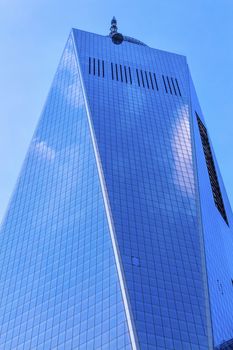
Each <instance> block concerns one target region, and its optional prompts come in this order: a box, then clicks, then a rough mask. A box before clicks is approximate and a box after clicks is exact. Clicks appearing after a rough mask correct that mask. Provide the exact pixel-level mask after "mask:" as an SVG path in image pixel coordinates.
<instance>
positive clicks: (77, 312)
mask: <svg viewBox="0 0 233 350" xmlns="http://www.w3.org/2000/svg"><path fill="white" fill-rule="evenodd" d="M125 38H127V37H125ZM79 63H80V66H79ZM82 80H83V83H84V85H82ZM89 110H90V115H89V114H88V111H89ZM195 112H197V113H198V115H199V116H200V117H201V119H202V120H203V116H202V113H201V110H200V106H199V104H198V100H197V97H196V94H195V89H194V86H193V84H192V81H191V77H190V73H189V70H188V66H187V62H186V59H185V57H183V56H180V55H177V54H171V53H168V52H164V51H160V50H155V49H152V48H149V47H147V46H145V45H141V44H140V42H137V41H135V40H134V39H130V40H129V38H128V39H127V40H124V41H123V42H122V44H120V45H115V44H114V43H113V42H112V40H111V38H110V37H108V36H106V37H105V36H100V35H96V34H92V33H87V32H83V31H80V30H76V29H75V30H73V31H72V33H71V35H70V37H69V39H68V42H67V45H66V47H65V50H64V52H63V55H62V59H61V61H60V64H59V67H58V70H57V73H56V75H55V78H54V81H53V84H52V87H51V90H50V93H49V96H48V99H47V101H46V104H45V107H44V110H43V113H42V116H41V119H40V122H39V124H38V127H37V129H36V132H35V134H34V136H33V139H32V142H31V145H30V148H29V151H28V154H27V156H26V159H25V162H24V165H23V169H22V172H21V174H20V177H19V179H18V183H17V185H16V189H15V191H14V193H13V196H12V199H11V202H10V205H9V209H8V212H7V215H6V218H5V220H4V222H3V224H2V227H1V235H0V247H1V249H0V287H1V288H0V293H1V294H0V333H1V336H0V348H1V349H62V350H63V349H81V350H84V349H86V350H92V349H93V350H94V349H95V350H96V349H99V350H100V349H101V350H102V349H103V350H109V349H110V350H115V349H119V350H120V349H122V350H123V349H124V350H130V349H133V350H136V349H135V347H134V343H133V338H132V334H134V337H135V339H136V348H137V349H141V350H154V349H156V350H207V349H212V348H213V346H219V345H220V344H221V343H223V342H224V341H227V340H229V339H230V338H233V328H232V325H233V283H232V280H233V259H232V251H233V239H232V229H231V225H232V212H231V208H230V205H229V202H228V199H227V195H226V193H225V189H224V185H223V183H222V179H221V176H220V173H219V169H218V167H217V162H216V159H215V166H216V169H217V175H218V180H219V184H220V189H221V192H222V196H223V201H224V205H225V208H226V213H227V218H228V221H229V226H227V224H226V222H225V221H224V220H223V218H222V216H221V214H220V213H219V211H218V209H217V208H216V206H215V203H214V200H213V193H212V189H211V185H210V179H209V175H208V171H207V167H206V162H205V157H204V153H203V147H202V144H201V139H200V134H199V130H198V125H197V120H196V117H195ZM89 117H90V119H89ZM90 121H91V122H92V124H93V131H94V135H92V133H91V129H90V125H89V124H90ZM95 141H96V145H97V152H94V147H93V145H94V142H95ZM97 165H98V166H97ZM100 169H102V172H103V174H102V177H101V176H100ZM104 186H105V187H104ZM106 203H107V204H106ZM107 205H108V207H109V211H110V215H108V214H109V213H108V211H107V210H106V208H107ZM111 220H112V226H111V225H109V223H110V222H111ZM110 228H111V230H110ZM110 233H111V234H110ZM113 233H114V234H115V239H116V242H115V241H114V238H113V237H114V234H113ZM115 243H116V249H113V248H114V247H115V245H114V244H115ZM118 259H119V262H120V264H118ZM121 270H122V275H123V279H121V274H120V271H121ZM125 295H126V297H125ZM130 320H131V322H132V328H131V323H130Z"/></svg>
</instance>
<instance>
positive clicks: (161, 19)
mask: <svg viewBox="0 0 233 350" xmlns="http://www.w3.org/2000/svg"><path fill="white" fill-rule="evenodd" d="M113 15H115V16H116V17H117V19H118V26H119V30H120V32H122V33H123V34H126V35H129V36H133V37H135V38H137V39H140V40H142V41H144V42H145V43H147V44H148V45H149V46H151V47H155V48H159V49H163V50H167V51H172V52H177V53H181V54H184V55H186V56H187V57H188V62H189V66H190V69H191V73H192V76H193V80H194V84H195V86H196V89H197V93H198V96H199V100H200V103H201V106H202V110H203V112H204V116H205V120H206V122H207V126H208V130H209V133H210V136H211V139H212V142H213V144H214V149H215V153H216V155H217V159H218V161H219V166H220V169H221V171H222V175H223V180H224V182H225V186H226V189H227V192H228V195H229V197H230V201H231V204H232V205H233V156H232V154H233V96H232V93H233V45H232V37H233V2H232V0H214V1H213V0H177V1H175V0H162V1H161V0H160V1H158V0H150V1H149V0H148V1H147V0H145V1H138V0H137V1H132V0H129V1H126V0H125V1H123V0H118V1H110V0H108V1H106V0H105V1H103V0H98V1H93V0H82V1H80V0H75V1H74V0H67V1H60V2H59V1H55V0H50V1H48V0H36V1H32V0H11V1H9V0H1V1H0V45H1V54H0V100H1V108H0V110H1V113H0V164H1V171H0V220H1V218H2V216H3V214H4V212H5V210H6V207H7V204H8V201H9V199H10V196H11V193H12V191H13V188H14V185H15V183H16V180H17V177H18V174H19V171H20V168H21V166H22V162H23V159H24V157H25V153H26V151H27V148H28V146H29V142H30V140H31V138H32V134H33V131H34V129H35V127H36V124H37V122H38V119H39V116H40V113H41V110H42V107H43V104H44V102H45V98H46V96H47V93H48V90H49V87H50V84H51V82H52V78H53V75H54V73H55V70H56V67H57V64H58V61H59V58H60V55H61V53H62V50H63V47H64V45H65V42H66V39H67V36H68V34H69V31H70V29H71V27H76V28H80V29H83V30H87V31H90V32H96V33H99V34H103V35H105V34H108V32H109V27H110V20H111V18H112V16H113Z"/></svg>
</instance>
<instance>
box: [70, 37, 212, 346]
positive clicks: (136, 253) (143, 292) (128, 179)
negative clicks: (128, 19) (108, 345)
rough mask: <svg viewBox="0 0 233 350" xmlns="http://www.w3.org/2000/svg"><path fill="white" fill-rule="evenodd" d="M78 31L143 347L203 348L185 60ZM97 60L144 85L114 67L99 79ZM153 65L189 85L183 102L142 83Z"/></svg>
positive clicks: (203, 320)
mask: <svg viewBox="0 0 233 350" xmlns="http://www.w3.org/2000/svg"><path fill="white" fill-rule="evenodd" d="M74 34H75V37H76V40H77V41H76V43H77V50H78V52H79V55H80V57H81V65H82V69H83V74H84V80H85V83H86V88H87V95H88V99H89V103H90V108H91V112H92V117H93V124H94V129H95V133H96V139H97V143H98V147H99V152H100V157H101V161H102V165H103V171H104V176H105V180H106V185H107V190H108V195H109V200H110V206H111V210H112V215H113V221H114V224H115V230H116V236H117V240H118V245H119V250H120V254H121V258H122V263H123V268H124V273H125V280H126V286H127V288H128V293H129V299H130V302H131V308H132V314H133V318H134V322H135V328H136V332H137V336H138V339H139V345H140V348H141V349H143V350H144V349H150V350H152V349H159V350H165V349H166V350H171V349H172V350H173V349H180V350H187V349H202V350H207V349H208V339H207V322H206V310H205V295H204V287H203V274H202V265H201V257H200V254H201V253H200V244H199V242H200V241H199V239H200V237H199V235H200V227H199V220H198V217H197V208H196V201H197V198H196V191H195V182H194V169H193V163H192V144H191V136H190V115H189V96H188V91H189V89H188V88H187V87H186V86H185V85H184V82H185V81H187V76H186V75H185V74H186V73H185V74H184V72H187V70H186V62H185V60H184V59H183V57H180V56H177V55H174V56H173V55H170V54H167V53H164V52H161V51H158V50H153V49H149V48H147V47H142V46H141V47H139V46H137V45H131V44H129V43H125V42H123V43H122V45H119V46H116V45H112V43H111V41H110V40H109V39H108V38H104V37H101V36H98V35H93V34H88V33H85V32H80V31H75V33H74ZM94 56H95V57H100V58H101V59H104V60H105V61H106V62H122V63H121V64H122V66H123V65H129V66H130V67H142V68H140V69H139V68H135V69H131V72H132V79H133V82H137V81H139V84H140V87H142V88H141V89H138V87H137V84H133V85H132V86H129V85H128V84H119V82H118V81H117V80H116V79H115V78H114V79H112V75H113V74H114V77H115V74H116V67H115V65H114V64H113V63H112V65H111V69H110V72H106V79H95V77H94V76H93V75H89V74H88V70H87V69H86V68H87V62H88V57H94ZM155 67H156V71H158V75H157V79H158V84H159V86H162V84H163V81H162V74H163V72H164V77H167V76H168V77H170V76H177V77H178V79H179V81H180V82H183V85H182V91H184V93H183V94H182V96H181V98H180V99H174V95H175V92H174V90H172V92H174V93H173V95H171V94H170V93H168V94H166V92H165V90H164V89H161V90H164V93H161V94H154V93H153V90H152V89H144V88H143V82H144V86H147V80H146V76H145V74H144V72H145V71H146V72H153V71H155ZM142 73H143V74H142ZM142 76H143V80H142ZM147 78H149V76H148V74H147ZM118 79H119V70H118ZM169 83H170V87H171V89H174V87H173V85H172V81H171V80H170V81H169ZM173 83H174V86H175V87H176V85H175V84H176V81H175V80H173ZM154 88H155V84H154ZM167 88H168V89H169V86H167ZM176 93H177V94H179V91H178V88H177V89H176Z"/></svg>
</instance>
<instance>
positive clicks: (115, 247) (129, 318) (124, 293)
mask: <svg viewBox="0 0 233 350" xmlns="http://www.w3.org/2000/svg"><path fill="white" fill-rule="evenodd" d="M72 38H73V43H74V48H75V56H76V62H77V66H78V72H79V76H80V82H81V87H82V92H83V97H84V102H85V107H86V112H87V119H88V125H89V130H90V136H91V141H92V146H93V150H94V154H95V161H96V165H97V171H98V175H99V180H100V187H101V191H102V196H103V201H104V207H105V212H106V216H107V221H108V227H109V231H110V238H111V242H112V248H113V254H114V258H115V263H116V268H117V273H118V278H119V283H120V288H121V294H122V299H123V304H124V308H125V314H126V319H127V324H128V330H129V335H130V340H131V345H132V349H133V350H137V349H138V348H139V347H138V345H137V344H138V341H137V338H136V330H135V327H134V324H133V319H132V318H133V317H132V314H131V311H130V307H129V300H128V297H127V290H126V287H125V282H124V274H123V271H122V270H123V268H122V264H121V261H120V257H119V248H118V244H117V240H116V235H115V230H114V225H113V219H112V215H111V209H110V204H109V199H108V194H107V189H106V184H105V179H104V174H103V169H102V164H101V159H100V155H99V151H98V145H97V141H96V137H95V132H94V127H93V124H92V118H91V111H90V107H89V103H88V100H87V96H86V90H85V85H84V81H83V76H82V71H81V66H80V62H79V56H78V52H77V47H76V42H75V38H74V34H73V31H72Z"/></svg>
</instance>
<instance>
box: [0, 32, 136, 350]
mask: <svg viewBox="0 0 233 350" xmlns="http://www.w3.org/2000/svg"><path fill="white" fill-rule="evenodd" d="M0 247H1V251H0V272H1V275H0V276H1V279H0V294H1V295H0V334H1V336H0V349H4V350H7V349H10V350H12V349H30V350H31V349H45V350H47V349H60V350H64V349H66V350H67V349H80V350H81V349H82V350H84V349H88V350H89V349H101V350H102V349H131V345H130V340H129V336H128V328H127V323H126V318H125V311H124V307H123V303H122V297H121V291H120V287H119V282H118V276H117V271H116V266H115V260H114V256H113V250H112V243H111V240H110V235H109V229H108V224H107V219H106V214H105V210H104V204H103V197H102V193H101V189H100V184H99V178H98V173H97V168H96V161H95V157H94V152H93V146H92V142H91V138H90V132H89V127H88V121H87V113H86V109H85V105H84V97H83V92H82V89H81V85H80V77H79V73H78V69H77V63H76V57H75V51H74V47H73V42H72V37H70V38H69V40H68V43H67V45H66V48H65V50H64V53H63V56H62V59H61V62H60V64H59V67H58V70H57V73H56V76H55V79H54V81H53V84H52V88H51V91H50V93H49V96H48V99H47V102H46V104H45V108H44V111H43V113H42V117H41V120H40V122H39V125H38V127H37V130H36V132H35V135H34V137H33V140H32V142H31V145H30V149H29V151H28V154H27V157H26V160H25V163H24V166H23V169H22V172H21V175H20V177H19V181H18V184H17V187H16V190H15V192H14V194H13V198H12V200H11V204H10V206H9V210H8V213H7V216H6V218H5V221H4V223H3V226H2V230H1V236H0Z"/></svg>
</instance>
